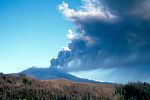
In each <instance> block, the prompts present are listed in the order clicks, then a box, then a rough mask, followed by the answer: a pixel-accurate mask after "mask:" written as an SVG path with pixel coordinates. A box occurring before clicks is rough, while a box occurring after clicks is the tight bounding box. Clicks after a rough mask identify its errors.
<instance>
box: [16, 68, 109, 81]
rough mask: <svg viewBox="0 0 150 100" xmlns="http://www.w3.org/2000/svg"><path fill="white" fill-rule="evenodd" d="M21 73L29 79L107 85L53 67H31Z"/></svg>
mask: <svg viewBox="0 0 150 100" xmlns="http://www.w3.org/2000/svg"><path fill="white" fill-rule="evenodd" d="M20 73H23V74H25V75H27V76H29V77H33V78H36V79H39V80H53V79H67V80H70V81H74V82H88V83H107V82H99V81H94V80H89V79H84V78H79V77H76V76H74V75H71V74H69V73H66V72H62V71H60V70H59V69H57V68H51V67H50V68H36V67H31V68H29V69H26V70H24V71H22V72H20ZM20 73H17V74H20Z"/></svg>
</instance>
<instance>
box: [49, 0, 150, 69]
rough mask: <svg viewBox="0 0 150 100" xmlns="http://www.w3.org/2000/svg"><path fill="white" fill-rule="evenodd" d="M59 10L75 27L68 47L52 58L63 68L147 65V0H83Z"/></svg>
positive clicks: (149, 44) (149, 34)
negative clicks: (72, 6)
mask: <svg viewBox="0 0 150 100" xmlns="http://www.w3.org/2000/svg"><path fill="white" fill-rule="evenodd" d="M82 2H83V3H82V4H83V5H81V6H80V7H79V8H78V9H71V8H69V5H68V4H67V3H65V2H63V3H62V4H61V5H59V7H58V8H59V10H60V11H61V12H62V13H63V14H64V15H65V17H66V18H67V19H68V20H70V21H71V22H72V23H73V24H74V25H75V26H76V29H77V32H78V34H76V35H74V34H73V33H72V31H71V30H69V31H68V32H69V33H68V35H67V36H68V37H70V38H69V39H70V43H69V44H68V47H67V49H63V50H62V51H60V52H59V53H58V57H57V58H56V59H52V60H51V67H54V66H55V67H57V66H59V67H60V69H62V70H65V71H78V70H91V69H98V68H111V67H119V68H120V67H133V66H135V67H136V66H138V67H139V66H150V13H149V11H150V0H82Z"/></svg>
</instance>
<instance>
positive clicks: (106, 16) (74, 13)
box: [58, 0, 117, 21]
mask: <svg viewBox="0 0 150 100" xmlns="http://www.w3.org/2000/svg"><path fill="white" fill-rule="evenodd" d="M82 2H83V6H80V9H78V10H75V9H71V8H69V5H68V4H67V3H65V2H64V1H63V3H62V4H61V5H59V6H58V8H59V10H60V11H61V12H62V13H63V14H64V15H65V16H66V17H67V18H68V19H70V20H71V21H74V20H76V19H81V20H83V19H85V18H87V17H88V18H96V19H100V20H105V21H112V20H114V19H116V18H117V17H116V16H115V15H113V14H111V12H109V11H108V10H106V9H105V10H104V9H103V6H102V5H101V6H97V3H98V2H96V1H95V0H82ZM98 5H99V3H98Z"/></svg>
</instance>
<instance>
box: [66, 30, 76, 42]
mask: <svg viewBox="0 0 150 100" xmlns="http://www.w3.org/2000/svg"><path fill="white" fill-rule="evenodd" d="M74 37H75V34H73V31H72V30H71V29H69V30H68V33H67V38H68V39H69V40H72V39H74Z"/></svg>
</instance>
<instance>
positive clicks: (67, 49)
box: [62, 47, 71, 51]
mask: <svg viewBox="0 0 150 100" xmlns="http://www.w3.org/2000/svg"><path fill="white" fill-rule="evenodd" d="M62 49H63V50H64V51H71V49H70V48H69V47H63V48H62Z"/></svg>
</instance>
